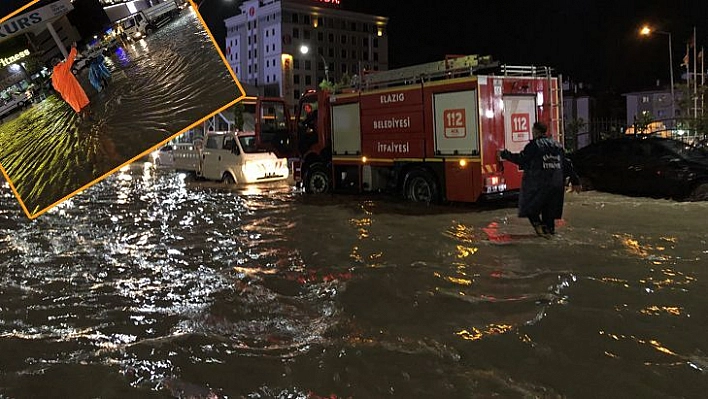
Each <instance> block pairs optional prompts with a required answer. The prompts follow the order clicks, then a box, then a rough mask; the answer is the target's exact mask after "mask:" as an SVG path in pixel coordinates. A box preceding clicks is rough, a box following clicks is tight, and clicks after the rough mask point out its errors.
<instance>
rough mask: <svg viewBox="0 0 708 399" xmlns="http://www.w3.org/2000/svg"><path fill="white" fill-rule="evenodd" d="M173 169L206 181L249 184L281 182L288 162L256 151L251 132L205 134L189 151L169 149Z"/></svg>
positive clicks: (268, 153) (186, 149)
mask: <svg viewBox="0 0 708 399" xmlns="http://www.w3.org/2000/svg"><path fill="white" fill-rule="evenodd" d="M173 155H174V168H175V169H176V170H181V171H190V172H194V173H195V174H196V176H197V177H201V178H204V179H206V180H215V181H221V182H224V183H228V184H234V183H237V184H241V183H243V184H249V183H259V182H270V181H278V180H285V179H287V178H288V176H289V175H290V171H289V170H288V160H287V159H286V158H278V157H277V156H276V155H275V154H273V153H272V152H264V151H262V150H258V149H257V148H256V135H255V133H253V132H238V133H234V132H209V133H207V136H206V138H205V139H204V140H203V141H201V140H200V142H198V143H195V145H194V146H193V147H191V148H185V149H179V148H175V149H174V150H173Z"/></svg>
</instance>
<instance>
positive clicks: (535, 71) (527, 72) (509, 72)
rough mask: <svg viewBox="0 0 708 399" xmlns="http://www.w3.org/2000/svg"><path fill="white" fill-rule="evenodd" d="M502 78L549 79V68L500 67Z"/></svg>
mask: <svg viewBox="0 0 708 399" xmlns="http://www.w3.org/2000/svg"><path fill="white" fill-rule="evenodd" d="M501 73H502V74H503V75H504V76H530V77H551V68H550V67H546V66H542V67H538V66H522V65H502V66H501Z"/></svg>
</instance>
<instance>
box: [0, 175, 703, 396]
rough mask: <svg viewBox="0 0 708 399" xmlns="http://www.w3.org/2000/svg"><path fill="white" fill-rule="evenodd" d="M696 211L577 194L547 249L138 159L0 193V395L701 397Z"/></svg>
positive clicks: (394, 204)
mask: <svg viewBox="0 0 708 399" xmlns="http://www.w3.org/2000/svg"><path fill="white" fill-rule="evenodd" d="M707 213H708V202H701V203H678V202H672V201H666V200H654V199H644V198H628V197H623V196H616V195H610V194H604V193H599V192H594V191H590V192H584V193H581V194H579V195H575V194H573V195H568V196H567V199H566V212H565V219H564V223H563V224H562V225H561V226H559V227H558V234H557V236H556V237H554V238H553V239H551V240H546V239H543V238H538V237H528V234H529V233H530V232H531V228H530V227H529V226H528V224H527V222H526V221H525V220H521V219H518V218H517V217H516V209H515V208H514V207H513V204H507V205H497V206H492V205H484V206H481V205H477V206H462V205H451V206H440V207H424V206H415V205H412V204H408V203H404V202H400V201H398V200H397V199H394V198H390V197H358V196H346V195H341V196H340V195H336V196H324V197H311V196H307V195H304V194H302V193H300V192H298V191H295V190H293V189H292V188H291V187H289V186H287V185H280V184H274V185H265V186H256V187H251V188H238V187H233V188H229V187H227V186H223V185H220V184H207V183H185V181H184V179H183V176H181V175H178V174H176V173H173V172H168V171H155V170H154V169H153V168H150V167H149V164H141V163H137V164H134V165H133V166H132V168H131V169H130V170H127V171H125V172H120V173H117V174H115V175H112V176H111V177H109V178H107V179H106V180H105V181H103V182H102V183H99V184H97V185H96V186H94V187H92V188H90V189H88V190H86V191H84V192H83V193H82V194H80V195H78V196H76V197H74V198H72V199H70V200H68V201H67V202H65V203H64V204H62V205H60V206H58V207H56V208H54V209H52V210H51V211H49V212H48V213H47V214H45V215H44V216H42V217H40V218H38V219H37V220H35V221H29V220H28V219H27V218H26V217H25V216H24V215H23V214H22V212H21V211H20V209H19V206H18V204H17V202H16V201H15V199H14V197H13V195H12V194H11V192H10V190H9V188H8V187H7V185H6V184H3V185H0V397H3V398H5V397H6V398H25V397H46V396H47V395H48V392H51V395H49V396H53V397H102V398H122V397H131V398H142V397H145V398H147V397H164V398H169V397H180V398H187V397H190V398H216V397H229V398H320V397H322V398H349V397H351V398H387V397H391V398H470V397H493V396H499V397H569V398H585V397H614V398H624V397H643V398H650V397H655V398H660V397H686V398H698V397H704V396H705V392H706V391H708V378H706V377H707V373H708V342H707V341H706V339H705V332H706V328H708V301H706V300H705V294H706V292H708V284H707V283H706V282H707V281H708V270H707V269H706V268H707V266H706V265H707V264H708V263H707V262H706V258H708V235H707V234H706V228H705V220H706V214H707ZM489 231H495V232H498V233H500V234H505V235H507V236H508V237H511V240H510V241H508V242H507V241H495V240H490V239H489V236H488V233H487V232H489Z"/></svg>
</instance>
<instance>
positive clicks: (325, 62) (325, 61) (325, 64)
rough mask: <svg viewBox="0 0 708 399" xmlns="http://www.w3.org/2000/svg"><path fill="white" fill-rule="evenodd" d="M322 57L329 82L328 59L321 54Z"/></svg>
mask: <svg viewBox="0 0 708 399" xmlns="http://www.w3.org/2000/svg"><path fill="white" fill-rule="evenodd" d="M320 58H322V65H324V71H325V79H327V82H329V65H327V60H325V58H324V56H323V55H322V54H320Z"/></svg>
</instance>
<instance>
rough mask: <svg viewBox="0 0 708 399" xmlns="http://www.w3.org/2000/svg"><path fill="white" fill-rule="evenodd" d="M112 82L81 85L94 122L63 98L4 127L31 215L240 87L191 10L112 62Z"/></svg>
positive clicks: (0, 128)
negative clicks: (98, 88) (104, 85)
mask: <svg viewBox="0 0 708 399" xmlns="http://www.w3.org/2000/svg"><path fill="white" fill-rule="evenodd" d="M107 64H108V67H109V69H110V70H111V71H112V74H113V75H112V79H111V81H110V84H109V86H108V88H107V89H106V90H104V91H102V92H100V93H99V92H96V90H95V89H93V87H91V86H90V85H89V84H88V78H87V76H86V75H87V69H84V70H83V71H82V73H81V75H80V78H79V80H80V82H81V83H82V85H83V86H84V88H85V91H86V92H87V94H88V95H89V98H90V100H91V104H90V108H91V112H92V113H93V119H94V120H93V121H84V120H81V119H80V118H79V117H78V116H77V115H76V114H75V113H74V111H73V110H72V109H71V108H70V107H69V106H68V105H67V104H66V103H64V101H62V100H61V99H60V98H59V97H57V96H55V95H51V96H49V97H48V98H47V99H46V100H44V101H42V102H41V103H38V104H35V105H33V106H32V107H30V108H28V109H27V110H25V111H23V112H22V114H21V115H19V116H18V117H16V118H8V120H7V121H6V122H5V123H2V124H1V125H0V164H1V165H2V166H3V167H4V168H5V169H6V171H7V172H8V174H9V176H10V178H11V180H12V181H13V184H14V185H15V187H16V188H17V190H18V192H19V194H20V197H21V198H22V200H23V202H24V203H25V205H26V206H27V208H28V210H29V212H30V213H32V214H34V213H36V212H39V211H41V210H43V209H45V208H47V207H48V206H50V205H52V204H53V203H54V202H56V201H58V200H60V199H62V198H63V197H65V196H66V195H68V194H70V193H72V192H74V191H76V190H78V189H79V188H81V187H83V186H84V185H86V184H87V183H89V182H91V181H93V180H95V179H97V178H99V177H101V176H103V175H104V174H105V173H107V172H109V171H111V170H113V169H115V168H116V167H118V166H120V165H121V164H123V163H125V162H126V161H128V160H130V159H132V158H133V157H135V156H137V155H138V154H140V153H142V152H144V151H146V150H148V149H149V148H151V147H153V146H154V145H156V144H157V143H159V142H162V141H164V140H166V139H167V138H169V137H170V136H172V135H174V134H176V133H178V132H179V131H181V130H183V129H184V128H186V127H188V126H190V125H191V124H192V123H193V122H196V121H197V120H199V119H201V118H203V117H205V116H207V115H208V114H209V113H211V112H213V111H215V110H216V109H218V108H220V107H222V106H224V105H226V104H228V103H230V102H232V101H233V100H235V99H236V98H238V97H239V96H240V92H239V89H238V87H237V86H236V83H235V82H234V80H233V78H232V77H231V75H230V74H229V72H228V69H227V67H226V66H225V64H224V63H223V61H222V60H221V58H220V57H219V56H218V53H217V51H216V49H215V48H214V45H213V43H212V42H211V40H210V39H209V37H208V35H207V33H206V31H205V30H204V29H203V28H202V25H201V24H200V23H199V21H198V19H197V17H196V15H195V14H194V12H193V11H191V9H186V10H184V11H183V12H182V14H181V15H180V16H179V17H178V18H177V19H176V20H174V21H172V22H170V23H169V24H167V25H165V26H164V27H163V28H161V29H159V30H158V31H157V32H155V33H154V34H153V35H152V36H150V37H148V38H147V39H146V40H141V41H140V42H137V43H134V44H131V45H128V46H126V47H119V48H118V49H117V50H116V51H115V52H114V53H113V54H112V55H111V56H110V57H109V58H108V59H107Z"/></svg>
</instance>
